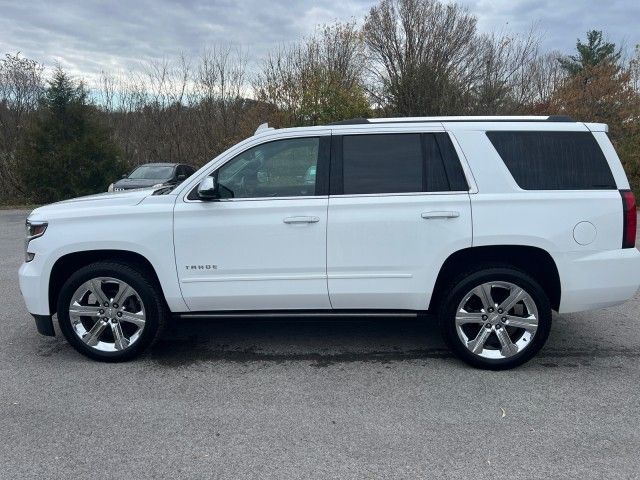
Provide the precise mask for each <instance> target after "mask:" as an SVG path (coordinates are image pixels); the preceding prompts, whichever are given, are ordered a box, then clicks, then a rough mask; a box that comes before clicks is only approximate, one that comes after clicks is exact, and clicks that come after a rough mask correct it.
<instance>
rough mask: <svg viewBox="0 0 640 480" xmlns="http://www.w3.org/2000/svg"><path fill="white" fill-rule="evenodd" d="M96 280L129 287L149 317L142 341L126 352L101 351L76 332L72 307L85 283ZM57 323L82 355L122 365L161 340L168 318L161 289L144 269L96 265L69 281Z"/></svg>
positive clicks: (64, 291)
mask: <svg viewBox="0 0 640 480" xmlns="http://www.w3.org/2000/svg"><path fill="white" fill-rule="evenodd" d="M97 277H111V278H115V279H118V280H121V281H124V282H126V283H127V284H129V285H130V286H131V287H132V288H133V289H135V291H136V292H137V293H138V295H139V297H140V299H141V301H142V303H143V305H144V311H145V314H146V320H145V324H144V328H142V332H141V333H140V335H139V338H137V340H136V341H135V343H133V344H132V345H129V346H128V347H126V348H125V349H124V350H119V351H110V352H107V351H100V350H97V349H95V348H93V347H90V346H89V345H87V344H86V343H84V342H83V341H82V340H81V339H80V337H79V336H78V334H76V332H75V331H74V328H73V326H72V323H71V319H70V315H69V305H70V303H71V298H72V296H73V294H74V293H75V291H76V290H77V289H78V288H79V287H80V286H81V285H82V284H83V283H85V282H87V281H89V280H91V279H93V278H97ZM57 306H58V309H57V310H58V323H59V325H60V330H61V331H62V334H63V335H64V336H65V338H66V339H67V341H68V342H69V343H70V344H71V345H72V346H73V347H74V348H75V349H76V350H77V351H78V352H80V353H81V354H83V355H85V356H87V357H89V358H92V359H94V360H99V361H103V362H122V361H126V360H131V359H133V358H135V357H136V356H138V355H140V354H141V353H142V352H143V351H144V350H145V349H147V348H148V347H149V346H150V345H151V344H152V343H153V342H154V340H155V339H156V338H157V337H158V335H159V334H160V332H161V330H163V328H164V325H165V324H166V322H167V319H168V318H169V311H168V309H167V307H166V304H165V302H164V298H163V295H162V292H161V290H160V287H159V286H157V285H156V282H155V281H153V280H151V279H149V275H148V273H147V272H145V271H144V270H142V269H138V268H135V267H133V266H130V265H126V264H123V263H119V262H96V263H92V264H90V265H87V266H85V267H82V268H80V269H79V270H78V271H77V272H75V273H74V274H73V275H71V276H70V277H69V279H67V281H66V282H65V283H64V285H63V286H62V288H61V290H60V294H59V295H58V303H57Z"/></svg>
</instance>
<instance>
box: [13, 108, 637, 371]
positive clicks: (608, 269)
mask: <svg viewBox="0 0 640 480" xmlns="http://www.w3.org/2000/svg"><path fill="white" fill-rule="evenodd" d="M606 132H607V127H606V125H602V124H589V123H581V122H576V121H573V120H571V119H568V118H564V117H460V118H455V117H443V118H398V119H371V120H365V119H356V120H350V121H345V122H340V123H338V124H333V125H328V126H319V127H306V128H292V129H282V130H274V129H271V128H268V127H266V128H265V127H264V126H262V127H261V128H259V129H258V131H257V132H256V134H255V135H254V136H253V137H251V138H249V139H247V140H245V141H243V142H241V143H239V144H238V145H236V146H234V147H233V148H231V149H229V150H227V151H226V152H224V153H223V154H222V155H220V156H218V157H217V158H215V159H214V160H213V161H211V162H210V163H208V164H207V165H206V166H204V167H203V168H201V169H200V170H199V171H198V172H197V173H195V174H194V175H193V176H191V177H190V178H189V179H188V180H186V181H185V182H184V183H182V184H181V185H178V186H177V187H175V188H174V187H168V188H161V189H155V190H153V189H152V190H136V191H130V192H126V193H112V194H102V195H95V196H89V197H83V198H78V199H74V200H69V201H65V202H60V203H56V204H53V205H48V206H45V207H41V208H38V209H36V210H34V211H33V213H31V215H30V216H29V218H28V220H27V241H26V261H25V263H24V264H23V265H22V267H21V268H20V288H21V290H22V294H23V296H24V298H25V301H26V304H27V308H28V310H29V312H31V313H32V314H33V316H34V317H35V319H36V325H37V328H38V331H39V332H40V333H42V334H45V335H53V334H54V329H53V323H52V320H51V318H52V315H53V314H55V313H56V312H57V316H58V323H59V326H60V330H61V331H62V333H63V334H64V336H65V337H66V338H67V340H68V341H69V342H70V343H71V344H72V345H73V346H74V347H75V348H76V349H77V350H78V351H80V352H81V353H83V354H85V355H87V356H89V357H91V358H94V359H98V360H105V361H116V360H125V359H129V358H132V357H134V356H135V355H137V354H139V353H140V352H141V351H142V350H144V349H145V348H146V347H148V346H149V344H150V343H151V342H152V341H153V340H154V338H155V337H156V336H157V334H158V332H159V329H160V328H161V326H162V325H163V323H164V322H165V321H167V319H169V318H170V316H174V317H177V318H185V317H203V318H206V317H214V316H225V317H233V316H251V317H257V316H261V315H263V316H267V315H270V316H285V315H288V316H292V315H304V316H306V317H308V316H311V315H314V316H330V315H345V316H356V315H357V316H361V317H362V316H364V317H367V316H380V315H389V316H405V315H412V316H416V317H418V318H423V317H422V315H421V314H422V313H433V314H435V315H437V318H438V321H439V323H440V326H441V329H442V333H443V335H444V338H445V339H446V341H447V343H448V345H449V346H450V347H451V349H452V350H453V351H454V352H455V353H456V354H457V355H458V356H459V357H460V358H461V359H462V360H464V361H466V362H468V363H470V364H472V365H474V366H478V367H483V368H490V369H504V368H510V367H514V366H516V365H519V364H522V363H523V362H525V361H527V360H528V359H530V358H531V357H532V356H533V355H535V353H536V352H537V351H538V350H540V348H541V347H542V346H543V344H544V343H545V341H546V339H547V336H548V335H549V330H550V327H551V311H552V310H556V311H558V312H560V313H564V312H575V311H579V310H588V309H596V308H602V307H607V306H610V305H616V304H619V303H622V302H624V301H625V300H627V299H629V298H630V297H632V296H633V295H634V293H635V292H636V290H637V288H638V285H639V284H640V252H639V251H638V250H636V248H635V235H636V218H637V217H636V208H635V199H634V197H633V194H632V193H631V191H630V189H629V183H628V181H627V178H626V176H625V173H624V171H623V169H622V166H621V164H620V160H619V159H618V156H617V155H616V152H615V151H614V149H613V147H612V145H611V142H610V141H609V139H608V138H607V134H606ZM427 318H428V317H427Z"/></svg>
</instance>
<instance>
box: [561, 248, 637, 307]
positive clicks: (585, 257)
mask: <svg viewBox="0 0 640 480" xmlns="http://www.w3.org/2000/svg"><path fill="white" fill-rule="evenodd" d="M555 261H556V264H557V266H558V271H559V273H560V283H561V288H562V292H561V299H560V308H559V310H558V311H559V312H560V313H568V312H579V311H583V310H595V309H599V308H605V307H611V306H613V305H619V304H621V303H624V302H626V301H627V300H629V299H630V298H631V297H633V296H634V295H635V293H636V292H637V291H638V287H639V286H640V251H638V250H637V249H635V248H627V249H618V250H608V251H604V252H595V253H594V252H590V253H581V252H573V253H566V254H562V255H558V256H555Z"/></svg>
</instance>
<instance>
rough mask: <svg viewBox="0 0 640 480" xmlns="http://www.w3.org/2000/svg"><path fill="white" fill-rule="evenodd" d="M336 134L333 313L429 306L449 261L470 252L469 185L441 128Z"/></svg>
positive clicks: (330, 253)
mask: <svg viewBox="0 0 640 480" xmlns="http://www.w3.org/2000/svg"><path fill="white" fill-rule="evenodd" d="M397 132H398V130H395V131H394V130H389V131H385V130H382V131H380V132H379V133H370V131H363V130H358V129H354V130H353V131H347V132H341V133H343V134H342V135H337V133H338V132H334V137H333V141H334V147H333V151H332V165H331V195H330V197H329V225H328V230H327V276H328V285H329V296H330V300H331V305H332V307H333V308H335V309H403V310H404V309H409V310H425V309H427V308H428V305H429V300H430V296H431V291H432V289H433V285H434V284H435V280H436V278H437V275H438V271H439V269H440V266H441V265H442V263H443V262H444V260H445V259H446V258H447V257H448V256H449V255H450V254H451V253H453V252H454V251H456V250H459V249H462V248H466V247H470V246H471V240H472V232H471V206H470V198H469V185H468V183H467V180H466V178H465V174H464V172H463V169H462V167H461V164H460V162H459V160H458V156H457V154H456V151H455V147H454V146H453V144H452V142H451V139H450V138H449V136H448V135H447V134H446V133H444V132H443V131H441V130H436V131H429V132H426V131H414V132H408V133H397Z"/></svg>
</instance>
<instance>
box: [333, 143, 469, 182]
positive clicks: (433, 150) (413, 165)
mask: <svg viewBox="0 0 640 480" xmlns="http://www.w3.org/2000/svg"><path fill="white" fill-rule="evenodd" d="M342 145H343V147H342V175H343V184H344V190H343V192H344V193H345V194H365V193H407V192H443V191H466V190H468V187H467V183H466V180H465V178H464V173H463V172H462V167H461V166H460V162H459V160H458V157H457V155H456V152H455V150H454V148H453V145H452V144H451V140H450V139H449V136H448V135H447V134H446V133H426V134H420V133H408V134H407V133H405V134H380V135H346V136H344V137H342Z"/></svg>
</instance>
